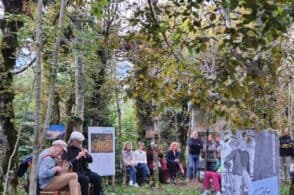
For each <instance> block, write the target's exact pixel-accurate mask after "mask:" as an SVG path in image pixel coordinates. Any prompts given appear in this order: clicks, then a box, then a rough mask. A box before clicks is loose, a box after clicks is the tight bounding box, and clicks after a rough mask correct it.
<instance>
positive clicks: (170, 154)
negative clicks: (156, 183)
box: [166, 150, 173, 162]
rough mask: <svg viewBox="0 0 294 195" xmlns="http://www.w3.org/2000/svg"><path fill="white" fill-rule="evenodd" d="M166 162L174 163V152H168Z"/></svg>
mask: <svg viewBox="0 0 294 195" xmlns="http://www.w3.org/2000/svg"><path fill="white" fill-rule="evenodd" d="M166 161H167V162H171V161H173V160H172V151H171V150H169V151H168V152H167V154H166Z"/></svg>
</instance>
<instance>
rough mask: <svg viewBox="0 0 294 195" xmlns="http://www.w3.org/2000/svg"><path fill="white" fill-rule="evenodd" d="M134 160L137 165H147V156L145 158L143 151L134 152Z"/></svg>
mask: <svg viewBox="0 0 294 195" xmlns="http://www.w3.org/2000/svg"><path fill="white" fill-rule="evenodd" d="M134 159H135V161H136V162H137V163H145V164H147V156H146V152H145V151H143V150H139V149H138V150H136V151H135V152H134Z"/></svg>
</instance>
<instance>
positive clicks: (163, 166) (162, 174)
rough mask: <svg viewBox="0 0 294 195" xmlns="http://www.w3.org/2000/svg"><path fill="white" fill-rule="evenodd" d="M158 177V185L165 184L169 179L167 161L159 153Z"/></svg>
mask: <svg viewBox="0 0 294 195" xmlns="http://www.w3.org/2000/svg"><path fill="white" fill-rule="evenodd" d="M157 164H158V175H159V182H160V183H163V184H165V183H167V180H168V178H169V173H168V168H167V161H166V160H165V159H164V158H163V154H162V153H161V152H160V151H159V152H158V161H157Z"/></svg>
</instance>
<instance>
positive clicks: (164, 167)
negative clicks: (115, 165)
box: [122, 142, 184, 187]
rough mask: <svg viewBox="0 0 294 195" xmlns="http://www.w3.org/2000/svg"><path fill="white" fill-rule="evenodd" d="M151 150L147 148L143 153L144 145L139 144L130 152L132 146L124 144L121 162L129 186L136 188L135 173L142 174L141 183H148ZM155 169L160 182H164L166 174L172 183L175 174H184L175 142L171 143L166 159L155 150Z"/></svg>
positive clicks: (151, 157)
mask: <svg viewBox="0 0 294 195" xmlns="http://www.w3.org/2000/svg"><path fill="white" fill-rule="evenodd" d="M153 152H154V151H153V149H152V148H149V149H147V153H146V151H144V143H143V142H139V143H138V148H137V150H135V151H133V150H132V144H131V143H130V142H125V143H124V145H123V151H122V161H123V165H124V167H125V168H126V170H127V172H128V175H129V177H130V179H129V185H130V186H135V187H137V186H138V183H137V174H136V173H137V171H142V172H143V182H147V183H148V182H149V180H150V176H151V174H152V173H153ZM157 154H158V158H157V162H156V163H157V167H158V170H159V179H160V182H162V183H165V182H166V172H168V173H169V178H170V181H171V182H172V183H174V182H175V179H176V175H177V172H178V171H180V172H181V173H182V174H184V168H183V166H182V164H181V163H180V146H179V143H177V142H172V143H171V144H170V148H169V150H168V152H167V154H166V159H164V155H163V154H162V153H161V151H160V149H158V148H157Z"/></svg>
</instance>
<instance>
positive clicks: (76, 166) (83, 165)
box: [62, 146, 93, 173]
mask: <svg viewBox="0 0 294 195" xmlns="http://www.w3.org/2000/svg"><path fill="white" fill-rule="evenodd" d="M81 151H82V150H81V148H77V147H74V146H68V147H67V152H65V153H63V155H62V158H63V159H65V160H67V161H70V162H71V163H72V166H73V171H74V172H76V173H84V172H88V171H90V169H89V168H88V163H91V162H93V158H92V156H91V155H90V154H89V153H88V155H87V157H86V158H85V157H82V158H80V159H79V160H77V159H76V156H77V155H78V154H79V152H81Z"/></svg>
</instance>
